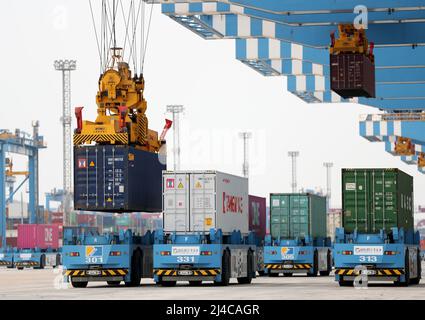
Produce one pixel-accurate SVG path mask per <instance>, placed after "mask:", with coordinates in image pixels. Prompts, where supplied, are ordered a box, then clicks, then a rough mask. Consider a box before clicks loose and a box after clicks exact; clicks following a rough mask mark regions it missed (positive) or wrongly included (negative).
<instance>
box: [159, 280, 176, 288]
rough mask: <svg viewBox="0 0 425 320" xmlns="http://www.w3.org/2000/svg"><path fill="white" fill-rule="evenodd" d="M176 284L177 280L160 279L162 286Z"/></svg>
mask: <svg viewBox="0 0 425 320" xmlns="http://www.w3.org/2000/svg"><path fill="white" fill-rule="evenodd" d="M176 284H177V281H162V280H161V286H163V287H174V286H175V285H176Z"/></svg>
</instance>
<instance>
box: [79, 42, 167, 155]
mask: <svg viewBox="0 0 425 320" xmlns="http://www.w3.org/2000/svg"><path fill="white" fill-rule="evenodd" d="M111 50H112V55H111V56H112V64H111V67H109V68H108V69H107V70H106V71H105V72H104V73H103V74H102V75H101V77H100V80H99V91H98V93H97V95H96V103H97V107H98V108H97V118H96V121H95V122H91V121H83V119H82V110H83V107H78V108H76V109H75V114H76V117H77V129H76V130H75V134H74V145H83V144H91V143H97V144H123V145H127V144H128V145H134V146H136V147H137V148H139V149H141V150H145V151H149V152H158V151H159V149H160V148H161V145H162V144H164V143H165V141H164V138H165V133H166V131H168V129H169V128H170V127H171V124H172V122H171V121H169V120H166V125H165V127H164V132H163V134H162V135H161V138H159V137H158V132H156V131H153V130H150V129H149V127H148V125H149V121H148V118H147V117H146V109H147V102H146V100H145V99H144V97H143V91H144V89H145V80H144V78H143V75H140V76H139V77H138V76H137V75H135V76H133V75H132V72H131V70H130V68H129V65H128V63H126V62H124V61H123V60H122V51H121V50H122V49H120V48H113V49H111Z"/></svg>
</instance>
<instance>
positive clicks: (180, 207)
mask: <svg viewBox="0 0 425 320" xmlns="http://www.w3.org/2000/svg"><path fill="white" fill-rule="evenodd" d="M162 179H163V181H162V188H163V204H162V205H163V208H164V230H165V231H166V232H174V231H176V232H187V231H190V229H189V193H190V188H189V174H186V173H178V174H171V173H167V174H163V177H162Z"/></svg>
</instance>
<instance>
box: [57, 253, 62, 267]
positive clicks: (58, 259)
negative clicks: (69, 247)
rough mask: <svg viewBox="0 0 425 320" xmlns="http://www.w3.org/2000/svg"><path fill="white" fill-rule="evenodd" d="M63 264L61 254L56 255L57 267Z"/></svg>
mask: <svg viewBox="0 0 425 320" xmlns="http://www.w3.org/2000/svg"><path fill="white" fill-rule="evenodd" d="M60 265H61V255H60V254H57V255H56V267H58V266H60Z"/></svg>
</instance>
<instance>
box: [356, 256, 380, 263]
mask: <svg viewBox="0 0 425 320" xmlns="http://www.w3.org/2000/svg"><path fill="white" fill-rule="evenodd" d="M359 261H360V262H377V261H378V257H377V256H360V257H359Z"/></svg>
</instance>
